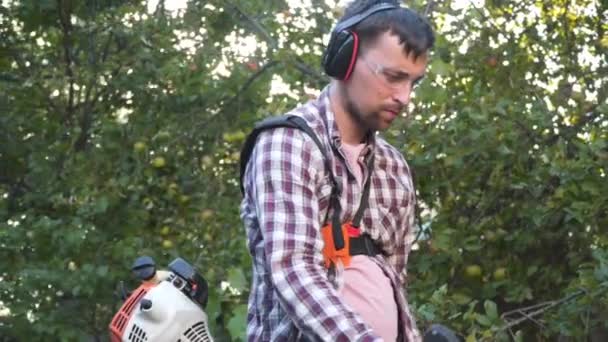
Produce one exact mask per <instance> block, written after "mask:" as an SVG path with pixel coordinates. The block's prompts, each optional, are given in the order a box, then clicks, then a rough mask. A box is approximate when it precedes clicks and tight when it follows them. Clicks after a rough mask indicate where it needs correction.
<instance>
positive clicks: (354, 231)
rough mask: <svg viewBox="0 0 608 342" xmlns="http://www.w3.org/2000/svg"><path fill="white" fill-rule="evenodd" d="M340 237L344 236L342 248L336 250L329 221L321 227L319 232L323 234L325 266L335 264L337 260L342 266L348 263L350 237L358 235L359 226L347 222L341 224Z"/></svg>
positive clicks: (346, 265) (328, 266)
mask: <svg viewBox="0 0 608 342" xmlns="http://www.w3.org/2000/svg"><path fill="white" fill-rule="evenodd" d="M341 228H342V237H343V238H344V248H341V249H339V250H336V244H335V243H334V237H333V234H332V226H331V223H328V224H326V225H325V226H323V228H321V234H322V235H323V242H324V246H323V261H324V263H325V268H330V267H331V265H332V264H333V265H336V264H337V262H338V260H340V261H342V265H344V267H348V266H349V265H350V258H351V255H350V238H351V237H358V236H359V235H360V231H359V228H356V227H353V225H352V224H351V223H350V222H348V223H344V224H342V227H341Z"/></svg>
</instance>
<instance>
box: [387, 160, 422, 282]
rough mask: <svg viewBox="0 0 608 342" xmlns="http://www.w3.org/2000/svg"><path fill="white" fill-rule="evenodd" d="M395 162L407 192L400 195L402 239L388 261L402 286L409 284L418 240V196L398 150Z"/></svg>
mask: <svg viewBox="0 0 608 342" xmlns="http://www.w3.org/2000/svg"><path fill="white" fill-rule="evenodd" d="M391 152H392V158H394V159H393V160H395V161H398V164H399V167H398V170H399V172H398V174H399V175H400V176H401V178H402V181H403V182H404V185H405V186H404V188H405V189H408V191H407V192H405V193H402V194H399V197H400V198H401V200H402V202H401V205H400V209H399V214H400V215H399V217H398V219H397V222H398V223H397V224H398V226H400V227H401V228H400V229H399V230H398V232H399V233H400V235H401V236H400V237H399V238H397V239H396V241H395V250H394V253H393V254H392V255H390V256H389V258H388V261H389V263H390V265H391V266H392V267H394V269H395V271H396V272H397V274H398V275H399V280H400V281H401V284H403V285H405V284H406V283H407V260H408V256H409V254H410V251H411V250H412V246H413V244H414V242H415V239H416V236H415V234H416V232H415V226H414V225H415V217H416V212H415V208H416V194H415V193H414V191H415V190H414V184H413V180H412V176H411V173H410V169H409V166H408V165H407V162H406V161H405V159H404V158H403V156H402V155H401V154H400V153H399V152H398V151H396V150H394V149H391Z"/></svg>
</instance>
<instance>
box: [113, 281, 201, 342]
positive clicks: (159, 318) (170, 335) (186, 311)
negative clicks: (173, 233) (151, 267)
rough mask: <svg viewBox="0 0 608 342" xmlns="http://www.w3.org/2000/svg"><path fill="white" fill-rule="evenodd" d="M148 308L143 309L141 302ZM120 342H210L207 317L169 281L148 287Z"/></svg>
mask: <svg viewBox="0 0 608 342" xmlns="http://www.w3.org/2000/svg"><path fill="white" fill-rule="evenodd" d="M145 300H149V301H150V302H151V303H152V305H151V306H150V307H149V308H148V309H146V308H144V305H142V302H144V301H145ZM136 305H137V307H136V308H135V310H134V312H133V315H132V316H131V319H130V320H129V322H128V323H127V326H126V329H125V330H124V334H123V336H122V341H124V342H168V341H176V342H212V341H213V338H212V337H211V334H210V333H209V328H208V327H209V326H208V321H207V314H206V313H205V311H203V309H202V308H201V307H200V306H199V305H197V304H196V303H195V302H194V301H192V300H191V299H190V298H188V297H187V296H186V295H185V294H184V293H182V291H180V290H179V289H178V288H177V287H176V286H175V285H173V284H172V283H171V281H170V280H165V281H161V282H160V283H159V284H157V285H156V286H154V287H152V288H151V289H150V290H149V291H148V292H147V293H146V294H145V295H144V296H143V297H142V298H141V300H140V301H139V303H137V304H136Z"/></svg>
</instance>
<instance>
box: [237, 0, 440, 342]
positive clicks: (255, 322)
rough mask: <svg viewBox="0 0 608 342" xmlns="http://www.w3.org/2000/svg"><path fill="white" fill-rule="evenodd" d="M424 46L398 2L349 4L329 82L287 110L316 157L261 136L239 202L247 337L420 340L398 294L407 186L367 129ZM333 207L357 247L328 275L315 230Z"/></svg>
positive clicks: (401, 103) (406, 238)
mask: <svg viewBox="0 0 608 342" xmlns="http://www.w3.org/2000/svg"><path fill="white" fill-rule="evenodd" d="M341 24H344V25H341ZM433 42H434V37H433V33H432V30H431V28H430V27H429V25H428V23H427V22H426V21H425V20H424V19H422V18H421V17H420V16H419V15H418V14H416V13H415V12H413V11H411V10H408V9H405V8H399V7H398V2H397V1H391V0H385V1H379V0H375V1H372V0H355V1H354V2H352V3H351V4H350V5H349V6H348V7H347V9H346V11H345V14H344V17H343V18H341V19H340V21H339V22H338V26H337V27H336V30H334V32H333V34H332V38H331V41H330V44H329V47H328V51H327V52H326V55H325V57H324V67H325V70H326V72H327V73H328V74H329V75H330V76H332V77H333V79H332V81H331V83H330V84H329V85H328V87H326V88H325V89H324V90H323V91H322V93H321V95H320V96H319V97H318V98H317V99H315V100H312V101H310V102H309V103H307V104H305V105H303V106H301V107H299V108H296V109H294V110H293V111H292V112H290V113H289V114H292V115H296V116H300V117H302V118H303V119H305V121H306V122H307V124H308V126H310V127H311V128H312V130H313V131H314V132H315V134H316V136H317V137H318V138H319V140H320V141H321V142H322V144H323V145H324V146H323V147H325V151H321V150H320V148H319V147H318V146H317V145H316V144H315V142H314V141H313V139H311V137H310V136H308V135H307V134H305V133H304V132H302V131H301V130H298V129H293V128H275V129H271V130H267V131H264V132H262V133H261V134H260V136H259V137H258V139H257V142H256V144H255V147H254V150H253V153H252V155H251V159H250V160H249V163H248V164H247V168H246V172H245V174H244V178H243V186H244V198H243V202H242V204H241V218H242V219H243V221H244V223H245V226H246V229H247V236H248V248H249V250H250V253H251V255H252V258H253V284H252V291H251V296H250V300H249V308H248V327H247V336H248V340H250V341H299V340H306V341H308V340H309V341H319V340H321V341H396V340H397V341H418V340H420V334H419V332H418V331H417V328H416V326H415V321H414V318H413V317H412V314H411V312H410V309H409V307H408V304H407V300H406V298H405V295H404V294H403V292H402V288H403V285H404V284H405V266H406V263H407V256H408V253H409V251H410V248H411V244H412V243H413V240H414V238H413V233H414V232H413V221H414V204H415V195H414V186H413V183H412V178H411V174H410V170H409V167H408V165H407V164H406V162H405V160H404V158H403V156H402V155H401V154H400V153H399V151H398V150H397V149H395V148H394V147H392V146H390V145H389V144H388V143H387V142H386V141H385V140H384V139H382V138H381V137H379V136H377V135H376V134H375V133H376V132H377V131H382V130H385V129H387V128H388V127H389V126H390V125H391V124H392V122H393V121H394V120H395V119H397V118H398V117H399V116H400V114H401V113H402V112H403V111H404V110H405V107H406V106H407V104H408V103H409V100H410V94H411V92H412V88H413V87H414V86H415V84H416V83H417V82H418V81H419V80H420V79H421V78H422V77H423V75H424V72H425V69H426V65H427V59H428V50H429V49H430V48H431V47H432V45H433ZM349 49H350V50H352V51H351V53H350V54H349V53H348V50H349ZM344 51H347V52H346V54H345V52H344ZM351 55H352V56H351ZM324 154H325V156H324ZM326 157H327V158H329V160H325V158H326ZM327 165H329V168H330V170H328V169H327V168H328V167H327ZM332 180H333V181H335V182H336V183H337V184H333V183H332ZM332 184H333V185H332ZM366 184H369V185H368V186H369V189H368V190H369V191H366V190H365V188H366ZM336 185H337V186H339V188H340V191H339V192H338V195H339V201H337V200H336V201H332V199H331V197H332V196H331V195H332V194H334V191H335V190H336ZM366 192H367V194H365V193H366ZM364 194H365V195H364ZM336 202H337V203H336ZM332 203H333V204H332ZM332 206H333V207H332ZM335 207H340V209H339V211H338V213H339V214H338V216H340V217H339V219H340V220H341V222H349V221H353V217H354V216H355V214H356V213H357V211H358V209H359V208H360V207H362V208H363V209H362V211H361V213H362V219H361V222H360V224H358V225H356V226H355V229H354V232H353V233H352V235H349V236H352V239H353V241H354V240H360V241H363V242H364V243H363V245H365V246H366V247H365V248H364V251H363V252H361V253H360V252H357V253H354V252H353V254H356V255H353V256H352V258H351V259H349V262H344V263H343V262H342V261H339V262H336V263H334V264H332V267H330V268H329V269H327V268H326V267H325V265H324V261H326V260H324V254H323V253H324V252H323V251H324V247H327V244H326V243H325V241H324V235H323V234H322V232H321V231H322V228H323V227H324V226H325V225H326V224H328V223H330V221H331V219H330V218H331V217H332V213H335V212H336V208H335ZM351 228H352V227H351ZM349 229H350V228H349ZM351 230H352V229H351ZM351 230H348V231H349V232H351ZM349 234H351V233H349ZM353 250H354V249H353Z"/></svg>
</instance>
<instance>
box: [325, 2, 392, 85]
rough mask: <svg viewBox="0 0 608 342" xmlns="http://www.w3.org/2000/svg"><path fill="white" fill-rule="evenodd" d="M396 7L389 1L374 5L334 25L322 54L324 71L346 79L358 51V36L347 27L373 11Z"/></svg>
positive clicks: (351, 69) (355, 23)
mask: <svg viewBox="0 0 608 342" xmlns="http://www.w3.org/2000/svg"><path fill="white" fill-rule="evenodd" d="M398 8H400V7H399V6H395V5H393V4H389V3H383V4H379V5H375V6H372V7H370V8H369V9H368V10H366V11H364V12H362V13H360V14H357V15H355V16H352V17H350V18H348V19H346V20H345V21H343V22H341V23H339V24H338V25H336V27H335V28H334V30H333V32H332V34H331V38H330V39H329V44H328V45H327V49H326V50H325V54H324V55H323V68H324V69H325V73H326V74H327V75H329V76H331V77H334V78H336V79H339V80H344V81H345V80H347V79H348V78H349V77H350V75H351V74H352V72H353V69H354V67H355V63H356V61H357V53H358V51H359V37H358V36H357V33H356V32H354V31H350V30H349V28H351V27H353V26H355V25H357V24H358V23H360V22H361V21H363V20H364V19H365V18H367V17H369V16H370V15H372V14H374V13H378V12H381V11H387V10H391V9H398Z"/></svg>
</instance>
